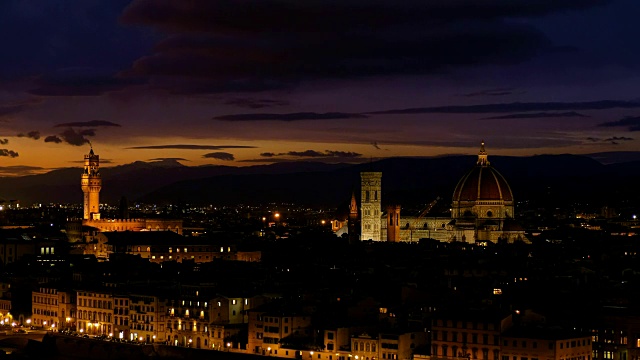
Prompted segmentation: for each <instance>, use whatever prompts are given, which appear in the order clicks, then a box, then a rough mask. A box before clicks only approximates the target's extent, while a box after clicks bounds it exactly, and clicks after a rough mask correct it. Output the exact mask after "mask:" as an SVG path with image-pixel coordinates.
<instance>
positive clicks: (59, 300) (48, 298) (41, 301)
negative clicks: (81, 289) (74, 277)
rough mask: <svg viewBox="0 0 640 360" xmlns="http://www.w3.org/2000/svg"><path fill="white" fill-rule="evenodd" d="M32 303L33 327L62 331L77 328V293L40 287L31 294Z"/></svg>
mask: <svg viewBox="0 0 640 360" xmlns="http://www.w3.org/2000/svg"><path fill="white" fill-rule="evenodd" d="M31 303H32V317H31V324H32V325H33V326H38V327H42V328H44V329H46V330H61V329H68V328H73V327H74V326H75V321H76V306H75V292H73V291H64V290H59V289H57V288H53V287H40V288H38V289H37V290H36V291H33V292H32V293H31Z"/></svg>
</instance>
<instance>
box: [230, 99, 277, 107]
mask: <svg viewBox="0 0 640 360" xmlns="http://www.w3.org/2000/svg"><path fill="white" fill-rule="evenodd" d="M224 103H225V105H234V106H237V107H242V108H247V109H262V108H268V107H276V106H286V105H289V102H288V101H283V100H271V99H253V98H236V99H231V100H227V101H225V102H224Z"/></svg>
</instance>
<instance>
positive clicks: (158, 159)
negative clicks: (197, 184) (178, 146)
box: [100, 157, 189, 162]
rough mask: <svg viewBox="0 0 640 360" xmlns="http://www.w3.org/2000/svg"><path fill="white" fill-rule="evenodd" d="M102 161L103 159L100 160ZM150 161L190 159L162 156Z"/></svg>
mask: <svg viewBox="0 0 640 360" xmlns="http://www.w3.org/2000/svg"><path fill="white" fill-rule="evenodd" d="M100 161H101V162H102V160H100ZM148 161H189V160H187V159H185V158H180V157H161V158H153V159H149V160H148Z"/></svg>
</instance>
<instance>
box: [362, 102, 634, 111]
mask: <svg viewBox="0 0 640 360" xmlns="http://www.w3.org/2000/svg"><path fill="white" fill-rule="evenodd" d="M616 108H619V109H635V108H640V101H621V100H601V101H585V102H514V103H496V104H481V105H450V106H431V107H418V108H407V109H391V110H384V111H374V112H370V113H368V114H429V113H433V114H487V113H508V112H527V111H564V110H607V109H616Z"/></svg>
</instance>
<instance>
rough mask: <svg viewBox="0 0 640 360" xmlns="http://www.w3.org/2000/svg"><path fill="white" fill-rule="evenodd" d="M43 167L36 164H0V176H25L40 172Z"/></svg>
mask: <svg viewBox="0 0 640 360" xmlns="http://www.w3.org/2000/svg"><path fill="white" fill-rule="evenodd" d="M42 170H45V168H42V167H38V166H26V165H14V166H0V176H26V175H33V174H38V173H41V172H42Z"/></svg>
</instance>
